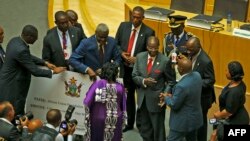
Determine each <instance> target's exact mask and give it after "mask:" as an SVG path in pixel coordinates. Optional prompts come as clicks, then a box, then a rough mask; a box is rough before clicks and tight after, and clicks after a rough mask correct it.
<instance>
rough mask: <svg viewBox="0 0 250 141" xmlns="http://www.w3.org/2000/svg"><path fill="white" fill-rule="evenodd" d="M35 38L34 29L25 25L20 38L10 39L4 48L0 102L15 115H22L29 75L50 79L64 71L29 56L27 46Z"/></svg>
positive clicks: (0, 77)
mask: <svg viewBox="0 0 250 141" xmlns="http://www.w3.org/2000/svg"><path fill="white" fill-rule="evenodd" d="M37 36H38V31H37V29H36V27H34V26H32V25H26V26H24V28H23V30H22V34H21V36H19V37H14V38H12V39H11V40H10V41H9V43H8V45H7V48H6V58H5V63H4V65H3V67H2V69H1V71H0V88H1V91H0V101H9V102H10V103H11V104H12V105H13V106H14V108H15V113H16V115H18V114H21V115H23V114H24V106H25V102H26V97H27V94H28V90H29V86H30V81H31V74H32V75H34V76H38V77H48V78H51V77H52V74H53V73H60V72H62V71H64V70H65V68H63V67H55V66H54V65H52V64H50V63H48V62H45V61H44V60H41V59H39V58H37V57H35V56H33V55H31V54H30V50H29V44H33V43H34V42H35V41H36V40H37ZM37 65H46V66H47V67H49V68H50V69H53V70H46V69H40V68H39V67H38V66H37Z"/></svg>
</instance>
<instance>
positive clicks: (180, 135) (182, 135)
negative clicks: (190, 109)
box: [167, 129, 197, 141]
mask: <svg viewBox="0 0 250 141" xmlns="http://www.w3.org/2000/svg"><path fill="white" fill-rule="evenodd" d="M196 137H197V130H194V131H191V132H178V131H175V130H171V129H170V131H169V136H168V137H167V141H196Z"/></svg>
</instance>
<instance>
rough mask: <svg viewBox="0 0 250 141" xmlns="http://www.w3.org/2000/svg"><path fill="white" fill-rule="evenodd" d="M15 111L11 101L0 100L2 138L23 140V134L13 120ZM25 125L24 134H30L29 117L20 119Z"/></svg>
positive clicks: (0, 130)
mask: <svg viewBox="0 0 250 141" xmlns="http://www.w3.org/2000/svg"><path fill="white" fill-rule="evenodd" d="M14 115H15V111H14V108H13V106H12V105H11V103H10V102H8V101H4V102H0V140H1V141H2V140H4V141H5V140H7V141H19V140H22V136H21V134H20V133H19V132H18V130H17V128H16V126H14V125H13V124H12V123H11V121H12V120H13V119H14V117H15V116H14ZM20 122H21V126H22V127H23V135H25V134H28V128H27V125H28V122H29V120H28V118H25V120H24V121H23V120H20Z"/></svg>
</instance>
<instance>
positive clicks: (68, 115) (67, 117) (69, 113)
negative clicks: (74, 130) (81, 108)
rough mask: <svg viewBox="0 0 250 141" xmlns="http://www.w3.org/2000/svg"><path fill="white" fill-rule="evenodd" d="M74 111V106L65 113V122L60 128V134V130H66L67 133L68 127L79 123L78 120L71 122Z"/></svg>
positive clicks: (69, 107)
mask: <svg viewBox="0 0 250 141" xmlns="http://www.w3.org/2000/svg"><path fill="white" fill-rule="evenodd" d="M74 110H75V107H74V106H72V105H69V106H68V109H67V111H66V113H65V116H64V118H65V120H64V121H62V122H61V124H60V128H59V132H60V129H64V130H65V131H67V130H68V126H73V125H74V124H75V125H77V124H78V122H77V120H76V119H72V120H70V119H71V117H72V114H73V112H74Z"/></svg>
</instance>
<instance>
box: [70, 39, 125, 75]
mask: <svg viewBox="0 0 250 141" xmlns="http://www.w3.org/2000/svg"><path fill="white" fill-rule="evenodd" d="M111 60H113V61H114V62H116V63H117V64H118V65H119V64H120V62H121V55H120V53H119V50H118V48H117V44H116V41H115V39H114V38H112V37H108V38H107V44H106V46H105V47H104V57H103V64H104V63H105V62H110V61H111ZM69 63H70V65H71V66H72V67H73V68H74V69H75V70H76V71H78V72H80V73H86V69H87V67H90V68H91V69H93V70H94V71H96V70H97V69H100V68H101V67H102V65H103V64H102V63H101V62H100V56H99V47H98V44H97V40H96V36H95V35H93V36H91V37H90V38H87V39H84V40H82V41H81V43H80V44H79V46H78V47H77V49H76V50H75V51H74V52H73V53H72V55H71V57H70V59H69Z"/></svg>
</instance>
